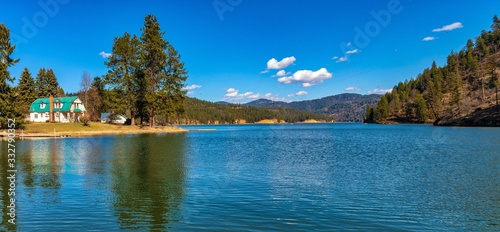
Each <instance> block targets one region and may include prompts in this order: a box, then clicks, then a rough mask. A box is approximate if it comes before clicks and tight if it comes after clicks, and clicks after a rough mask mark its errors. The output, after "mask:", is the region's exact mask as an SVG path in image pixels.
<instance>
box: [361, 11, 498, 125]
mask: <svg viewBox="0 0 500 232" xmlns="http://www.w3.org/2000/svg"><path fill="white" fill-rule="evenodd" d="M499 69H500V19H499V18H498V17H497V16H496V15H495V16H494V17H493V24H492V26H491V31H485V30H483V31H482V32H481V35H480V36H478V37H476V38H475V41H473V40H472V39H469V40H468V41H467V43H466V46H465V47H464V48H463V49H462V50H461V51H459V52H454V51H452V52H451V53H450V55H449V56H448V59H447V64H446V65H444V66H443V67H438V66H437V65H436V62H433V63H432V65H431V67H430V68H426V69H425V70H424V71H423V72H422V73H421V74H419V75H418V76H417V77H416V78H415V79H412V80H410V81H408V80H407V81H405V82H400V83H399V84H398V85H396V86H395V87H394V89H393V90H392V92H391V93H387V94H385V95H384V96H382V98H381V99H380V101H379V102H378V103H377V105H375V107H373V108H372V107H367V110H366V115H365V117H366V118H365V119H366V121H367V122H377V123H392V122H397V123H434V124H436V125H456V126H460V125H461V126H500V113H499V110H500V108H499V106H498V105H499V96H498V87H499V86H498V85H499Z"/></svg>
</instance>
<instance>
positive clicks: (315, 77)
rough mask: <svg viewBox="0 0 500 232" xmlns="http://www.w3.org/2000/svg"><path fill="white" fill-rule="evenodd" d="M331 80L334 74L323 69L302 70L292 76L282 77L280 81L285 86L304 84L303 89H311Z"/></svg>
mask: <svg viewBox="0 0 500 232" xmlns="http://www.w3.org/2000/svg"><path fill="white" fill-rule="evenodd" d="M330 78H332V73H330V72H328V70H326V68H321V69H319V70H318V71H311V70H300V71H297V72H295V73H294V74H293V75H292V76H288V77H281V78H279V79H278V81H279V82H280V83H283V84H292V83H302V87H310V86H313V85H316V84H319V83H322V82H323V81H324V80H326V79H330Z"/></svg>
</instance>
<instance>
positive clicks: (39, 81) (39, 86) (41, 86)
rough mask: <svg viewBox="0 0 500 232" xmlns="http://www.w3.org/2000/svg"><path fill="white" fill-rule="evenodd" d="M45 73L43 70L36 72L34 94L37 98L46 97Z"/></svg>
mask: <svg viewBox="0 0 500 232" xmlns="http://www.w3.org/2000/svg"><path fill="white" fill-rule="evenodd" d="M46 73H47V71H46V70H45V69H44V68H41V69H40V70H38V74H36V80H35V85H36V92H37V94H38V97H39V98H43V97H48V95H47V92H48V85H47V83H46V81H45V76H46Z"/></svg>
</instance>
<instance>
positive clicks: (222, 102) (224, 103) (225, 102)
mask: <svg viewBox="0 0 500 232" xmlns="http://www.w3.org/2000/svg"><path fill="white" fill-rule="evenodd" d="M216 103H217V104H221V105H229V104H231V103H229V102H227V101H218V102H216Z"/></svg>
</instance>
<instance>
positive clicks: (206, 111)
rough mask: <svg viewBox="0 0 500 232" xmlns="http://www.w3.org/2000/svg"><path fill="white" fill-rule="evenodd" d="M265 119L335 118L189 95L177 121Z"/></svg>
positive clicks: (229, 122)
mask: <svg viewBox="0 0 500 232" xmlns="http://www.w3.org/2000/svg"><path fill="white" fill-rule="evenodd" d="M264 119H276V120H277V121H285V122H288V123H293V122H303V121H306V120H308V119H314V120H317V121H332V120H333V118H332V117H330V116H327V115H320V114H315V113H311V112H306V111H301V110H297V109H291V108H286V107H273V108H261V107H253V106H245V105H239V104H219V103H214V102H208V101H203V100H199V99H196V98H189V97H188V98H187V99H186V113H185V115H184V116H183V117H181V118H178V119H177V121H176V122H178V123H184V124H214V123H219V124H233V123H255V122H259V121H261V120H264Z"/></svg>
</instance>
